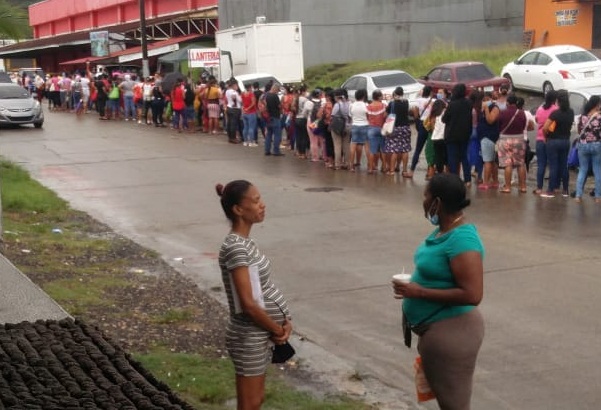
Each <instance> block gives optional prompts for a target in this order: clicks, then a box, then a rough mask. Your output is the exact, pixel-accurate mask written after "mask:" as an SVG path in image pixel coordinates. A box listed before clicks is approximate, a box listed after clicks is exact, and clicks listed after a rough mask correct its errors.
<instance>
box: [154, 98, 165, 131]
mask: <svg viewBox="0 0 601 410" xmlns="http://www.w3.org/2000/svg"><path fill="white" fill-rule="evenodd" d="M163 111H165V101H164V100H158V99H155V100H152V122H153V123H154V125H163Z"/></svg>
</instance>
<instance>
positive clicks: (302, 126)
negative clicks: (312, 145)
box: [294, 118, 309, 155]
mask: <svg viewBox="0 0 601 410" xmlns="http://www.w3.org/2000/svg"><path fill="white" fill-rule="evenodd" d="M294 127H295V135H296V149H297V150H298V153H299V154H301V155H305V154H306V153H307V149H308V148H309V133H308V132H307V119H306V118H297V119H296V120H295V121H294Z"/></svg>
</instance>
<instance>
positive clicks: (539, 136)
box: [534, 104, 558, 141]
mask: <svg viewBox="0 0 601 410" xmlns="http://www.w3.org/2000/svg"><path fill="white" fill-rule="evenodd" d="M557 108H558V107H557V105H556V104H553V105H552V106H550V107H549V108H548V109H546V110H545V108H544V107H543V106H542V105H541V106H540V107H538V109H537V110H536V115H535V116H534V119H535V120H536V140H537V141H545V140H546V138H545V135H544V134H543V125H545V122H546V121H547V118H549V115H551V113H552V112H553V111H555V110H556V109H557Z"/></svg>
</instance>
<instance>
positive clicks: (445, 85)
mask: <svg viewBox="0 0 601 410" xmlns="http://www.w3.org/2000/svg"><path fill="white" fill-rule="evenodd" d="M418 81H419V82H420V83H422V84H424V85H429V86H430V87H432V90H433V91H434V92H436V91H438V90H439V89H441V88H442V89H445V90H449V91H451V90H452V89H453V87H454V86H455V84H458V83H464V84H465V85H466V87H467V93H468V94H469V93H470V92H471V91H472V90H477V89H480V90H482V91H498V90H499V88H500V87H501V85H503V84H506V85H507V86H508V87H509V86H510V84H509V80H507V79H506V78H503V77H498V76H495V75H494V74H493V73H492V71H490V69H489V68H488V67H487V66H486V65H485V64H483V63H478V62H475V61H461V62H456V63H447V64H441V65H439V66H436V67H434V68H433V69H432V70H430V72H429V73H428V74H427V75H425V76H424V77H422V78H421V79H419V80H418Z"/></svg>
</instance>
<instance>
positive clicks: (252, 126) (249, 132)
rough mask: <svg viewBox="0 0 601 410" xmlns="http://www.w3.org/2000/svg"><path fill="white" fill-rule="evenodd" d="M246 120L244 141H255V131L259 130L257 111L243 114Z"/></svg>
mask: <svg viewBox="0 0 601 410" xmlns="http://www.w3.org/2000/svg"><path fill="white" fill-rule="evenodd" d="M242 121H244V142H254V141H255V132H257V113H254V112H253V113H252V114H242Z"/></svg>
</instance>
